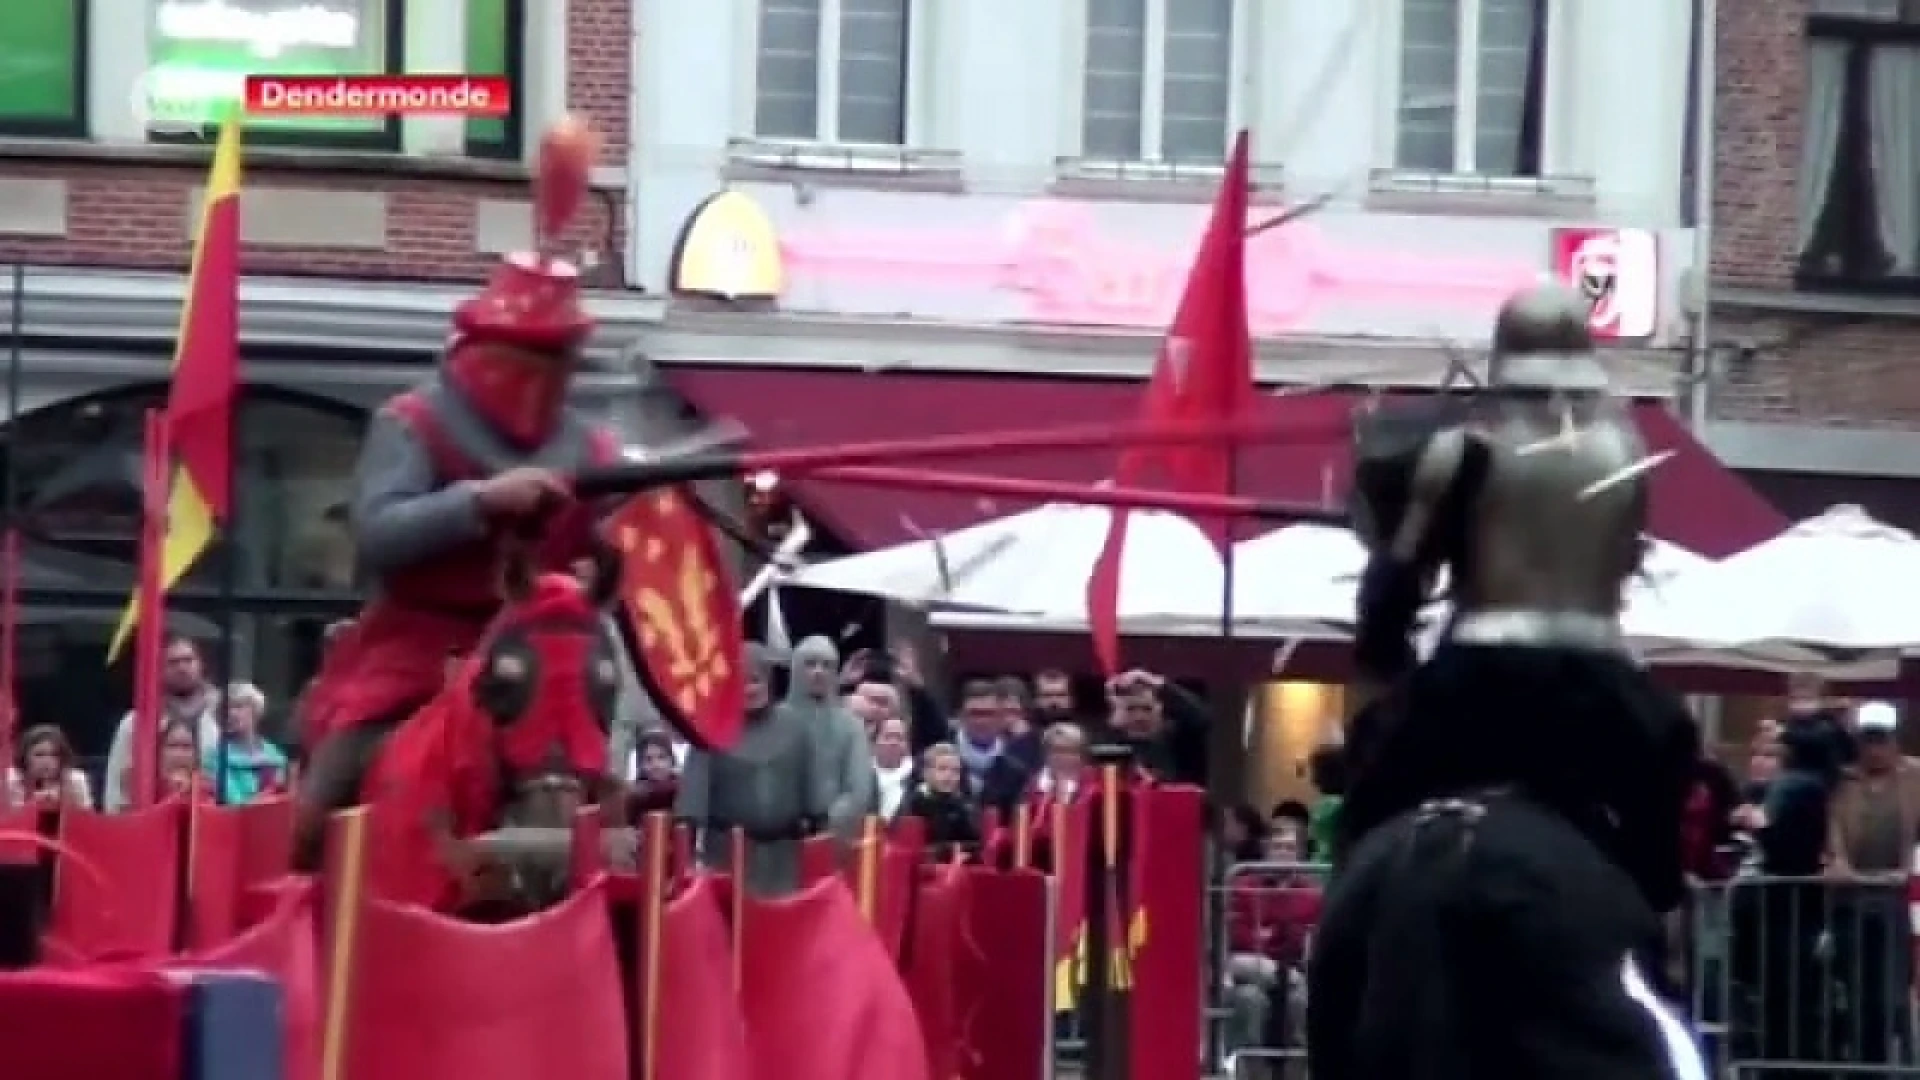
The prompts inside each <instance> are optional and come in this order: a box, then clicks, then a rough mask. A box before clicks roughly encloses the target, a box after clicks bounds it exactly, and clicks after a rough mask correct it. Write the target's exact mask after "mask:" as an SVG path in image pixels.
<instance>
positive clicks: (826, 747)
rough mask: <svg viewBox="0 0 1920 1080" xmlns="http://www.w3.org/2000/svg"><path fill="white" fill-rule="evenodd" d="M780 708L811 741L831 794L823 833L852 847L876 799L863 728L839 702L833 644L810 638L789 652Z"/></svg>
mask: <svg viewBox="0 0 1920 1080" xmlns="http://www.w3.org/2000/svg"><path fill="white" fill-rule="evenodd" d="M780 708H781V711H782V712H784V713H786V714H787V715H789V716H791V717H793V718H795V719H797V720H799V721H800V722H801V723H802V724H803V725H804V726H805V728H806V729H807V731H808V732H809V733H810V734H811V735H812V738H813V740H814V742H815V745H816V748H817V756H816V760H817V761H819V762H820V768H821V771H822V775H823V776H824V777H825V778H826V780H825V782H826V783H827V785H828V789H829V791H830V793H831V794H830V797H829V801H828V803H827V827H828V828H829V829H831V830H833V833H834V835H836V836H838V837H840V838H841V840H843V841H845V842H847V843H852V842H853V841H854V840H856V839H858V838H859V835H860V823H861V820H862V819H864V818H865V817H866V816H867V815H868V814H871V813H875V812H876V811H877V810H878V808H879V803H880V793H879V783H878V781H877V780H875V778H874V775H873V750H872V747H870V746H869V745H868V743H867V731H866V726H865V725H863V724H862V723H861V722H860V718H859V717H857V716H855V715H854V714H853V710H851V709H849V708H847V705H846V702H845V701H843V700H842V699H841V697H840V652H839V650H838V649H835V648H834V647H833V642H831V641H828V640H827V639H826V638H824V637H821V636H819V635H815V636H813V637H810V638H807V639H806V640H804V641H802V642H801V643H800V644H799V645H797V646H795V647H794V650H793V678H792V680H791V681H790V682H789V683H788V685H787V700H786V701H785V702H784V703H783V704H782V705H781V706H780Z"/></svg>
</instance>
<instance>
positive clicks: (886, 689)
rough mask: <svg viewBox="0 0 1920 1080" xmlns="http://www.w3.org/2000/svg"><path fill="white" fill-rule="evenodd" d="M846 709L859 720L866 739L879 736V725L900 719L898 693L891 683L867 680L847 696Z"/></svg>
mask: <svg viewBox="0 0 1920 1080" xmlns="http://www.w3.org/2000/svg"><path fill="white" fill-rule="evenodd" d="M847 708H848V709H849V710H851V711H852V712H853V715H855V716H857V717H859V718H860V725H861V727H863V728H865V729H866V732H867V738H868V739H874V738H877V737H878V736H879V733H880V725H881V724H883V723H885V722H886V721H888V720H894V719H899V718H900V717H901V715H902V714H901V708H900V691H899V689H898V688H897V687H895V686H894V685H893V684H892V683H886V682H874V681H872V680H868V681H866V682H862V683H860V684H858V685H856V686H855V687H854V688H853V693H851V694H848V695H847Z"/></svg>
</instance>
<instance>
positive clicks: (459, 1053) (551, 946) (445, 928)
mask: <svg viewBox="0 0 1920 1080" xmlns="http://www.w3.org/2000/svg"><path fill="white" fill-rule="evenodd" d="M353 955H354V963H353V971H352V976H351V984H350V989H349V992H348V995H347V996H348V1001H349V1004H348V1008H347V1016H346V1022H347V1044H346V1053H345V1061H346V1070H345V1073H344V1075H345V1076H346V1077H349V1078H351V1080H525V1078H526V1077H533V1076H555V1077H561V1076H564V1077H567V1078H568V1080H630V1077H629V1072H628V1061H627V1039H626V1030H625V1024H626V1004H625V1000H624V998H623V996H622V993H621V989H620V968H619V964H618V962H617V959H616V957H615V955H614V943H613V927H612V922H611V920H610V918H609V916H608V913H607V900H606V895H605V892H604V889H603V888H602V887H601V886H600V885H599V884H597V883H596V884H595V885H594V886H593V887H591V888H588V889H586V890H583V891H581V892H580V893H578V894H577V895H575V896H574V897H573V898H571V899H569V900H568V901H566V902H565V903H563V904H562V905H560V906H559V907H556V908H554V909H552V910H550V911H547V912H544V913H542V914H540V915H537V916H534V917H532V918H529V919H523V920H520V921H518V922H514V923H508V924H505V925H500V926H476V925H473V924H469V923H463V922H458V921H455V920H452V919H447V918H442V917H441V916H438V915H435V914H433V913H432V912H429V911H426V910H424V909H422V908H418V907H410V906H400V905H395V904H390V903H387V902H384V901H381V900H369V901H367V903H366V904H365V905H364V907H363V909H362V911H361V913H360V919H359V926H358V932H357V934H356V940H355V942H354V954H353Z"/></svg>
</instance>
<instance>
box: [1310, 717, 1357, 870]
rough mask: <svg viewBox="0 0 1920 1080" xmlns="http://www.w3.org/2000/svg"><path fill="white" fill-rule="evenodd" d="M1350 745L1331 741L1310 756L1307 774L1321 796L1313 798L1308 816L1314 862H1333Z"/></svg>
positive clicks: (1346, 778) (1343, 799)
mask: <svg viewBox="0 0 1920 1080" xmlns="http://www.w3.org/2000/svg"><path fill="white" fill-rule="evenodd" d="M1348 772H1349V770H1348V767H1347V748H1346V747H1345V746H1343V745H1341V744H1339V743H1328V744H1327V745H1325V746H1322V747H1320V748H1319V749H1318V750H1315V751H1314V752H1313V755H1312V756H1311V757H1309V758H1308V759H1307V776H1308V778H1309V779H1310V780H1312V781H1313V786H1314V790H1316V791H1318V792H1319V793H1320V797H1319V798H1317V799H1315V800H1314V801H1313V809H1311V810H1310V811H1308V816H1307V857H1308V858H1309V859H1312V860H1313V861H1314V862H1332V861H1333V849H1334V841H1335V838H1336V837H1337V836H1338V835H1339V832H1340V806H1341V804H1342V803H1344V802H1345V801H1346V798H1347V782H1348Z"/></svg>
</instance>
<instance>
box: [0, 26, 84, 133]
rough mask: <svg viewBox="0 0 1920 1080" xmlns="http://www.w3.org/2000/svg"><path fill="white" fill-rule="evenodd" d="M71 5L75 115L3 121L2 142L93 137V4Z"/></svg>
mask: <svg viewBox="0 0 1920 1080" xmlns="http://www.w3.org/2000/svg"><path fill="white" fill-rule="evenodd" d="M13 2H15V3H20V2H25V0H13ZM70 3H71V4H72V9H71V10H72V12H73V41H74V49H73V51H74V56H73V59H72V65H71V67H70V68H69V77H70V78H71V79H72V80H73V115H71V116H65V117H52V116H47V117H39V116H23V117H0V138H25V139H36V138H37V139H85V138H88V137H89V136H90V135H91V134H92V132H91V130H90V125H89V124H88V122H87V118H88V109H89V106H90V104H91V103H90V101H89V95H88V90H87V87H88V83H89V82H90V81H91V80H90V75H91V74H92V72H91V70H90V69H91V65H92V62H93V49H92V48H91V45H92V41H93V0H70Z"/></svg>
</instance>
